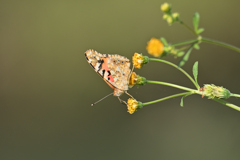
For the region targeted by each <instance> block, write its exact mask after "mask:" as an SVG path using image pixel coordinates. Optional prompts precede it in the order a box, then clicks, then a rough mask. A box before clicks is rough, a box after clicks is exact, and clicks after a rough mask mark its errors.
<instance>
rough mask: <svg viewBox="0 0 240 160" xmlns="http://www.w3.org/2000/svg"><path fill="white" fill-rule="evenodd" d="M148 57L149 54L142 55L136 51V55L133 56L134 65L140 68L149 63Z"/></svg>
mask: <svg viewBox="0 0 240 160" xmlns="http://www.w3.org/2000/svg"><path fill="white" fill-rule="evenodd" d="M148 59H149V58H148V57H147V56H142V54H139V53H134V56H133V57H132V61H133V66H134V67H135V68H138V69H140V68H141V67H142V66H143V64H146V63H148V61H149V60H148Z"/></svg>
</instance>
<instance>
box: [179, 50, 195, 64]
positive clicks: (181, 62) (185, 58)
mask: <svg viewBox="0 0 240 160" xmlns="http://www.w3.org/2000/svg"><path fill="white" fill-rule="evenodd" d="M192 49H193V47H191V48H189V49H188V51H187V53H186V54H185V55H184V56H183V58H182V60H181V61H180V62H179V64H178V66H179V67H182V66H183V65H184V64H185V63H186V62H187V61H188V59H189V56H190V54H191V51H192Z"/></svg>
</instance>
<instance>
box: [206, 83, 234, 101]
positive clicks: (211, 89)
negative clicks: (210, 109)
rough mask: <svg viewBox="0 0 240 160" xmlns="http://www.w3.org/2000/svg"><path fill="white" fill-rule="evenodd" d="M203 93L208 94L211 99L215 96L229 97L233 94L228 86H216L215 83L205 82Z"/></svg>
mask: <svg viewBox="0 0 240 160" xmlns="http://www.w3.org/2000/svg"><path fill="white" fill-rule="evenodd" d="M203 95H205V96H207V97H208V98H209V99H213V98H215V97H216V98H224V99H227V98H229V97H230V96H231V93H230V91H229V90H227V89H226V88H223V87H219V86H215V85H214V84H205V85H204V87H203Z"/></svg>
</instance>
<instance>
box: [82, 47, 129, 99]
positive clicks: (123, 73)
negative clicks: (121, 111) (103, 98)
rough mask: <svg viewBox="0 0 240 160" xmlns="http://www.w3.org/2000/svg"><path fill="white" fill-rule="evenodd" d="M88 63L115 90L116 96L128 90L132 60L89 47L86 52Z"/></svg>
mask: <svg viewBox="0 0 240 160" xmlns="http://www.w3.org/2000/svg"><path fill="white" fill-rule="evenodd" d="M85 56H86V59H87V61H88V63H89V64H90V65H91V66H92V67H93V69H94V70H95V71H96V72H97V73H98V74H99V75H100V76H101V77H102V78H103V80H104V81H105V82H106V83H107V84H108V85H109V86H110V87H111V88H112V89H113V90H114V91H113V95H114V96H117V97H119V96H121V95H122V94H123V93H124V92H126V91H127V90H128V80H129V76H130V73H131V70H130V61H129V60H128V59H127V58H126V57H123V56H120V55H109V54H101V53H98V52H97V51H94V50H92V49H89V50H87V51H86V52H85Z"/></svg>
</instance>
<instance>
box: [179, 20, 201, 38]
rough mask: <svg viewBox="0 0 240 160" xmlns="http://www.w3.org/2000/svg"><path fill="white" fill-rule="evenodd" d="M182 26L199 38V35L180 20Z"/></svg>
mask: <svg viewBox="0 0 240 160" xmlns="http://www.w3.org/2000/svg"><path fill="white" fill-rule="evenodd" d="M178 22H179V23H180V24H182V25H183V26H184V27H186V28H187V29H188V30H189V31H190V32H192V33H193V34H194V35H195V36H198V34H197V33H196V32H195V31H194V30H193V29H192V28H191V27H189V26H188V25H186V24H185V23H184V22H183V21H181V20H179V21H178Z"/></svg>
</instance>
